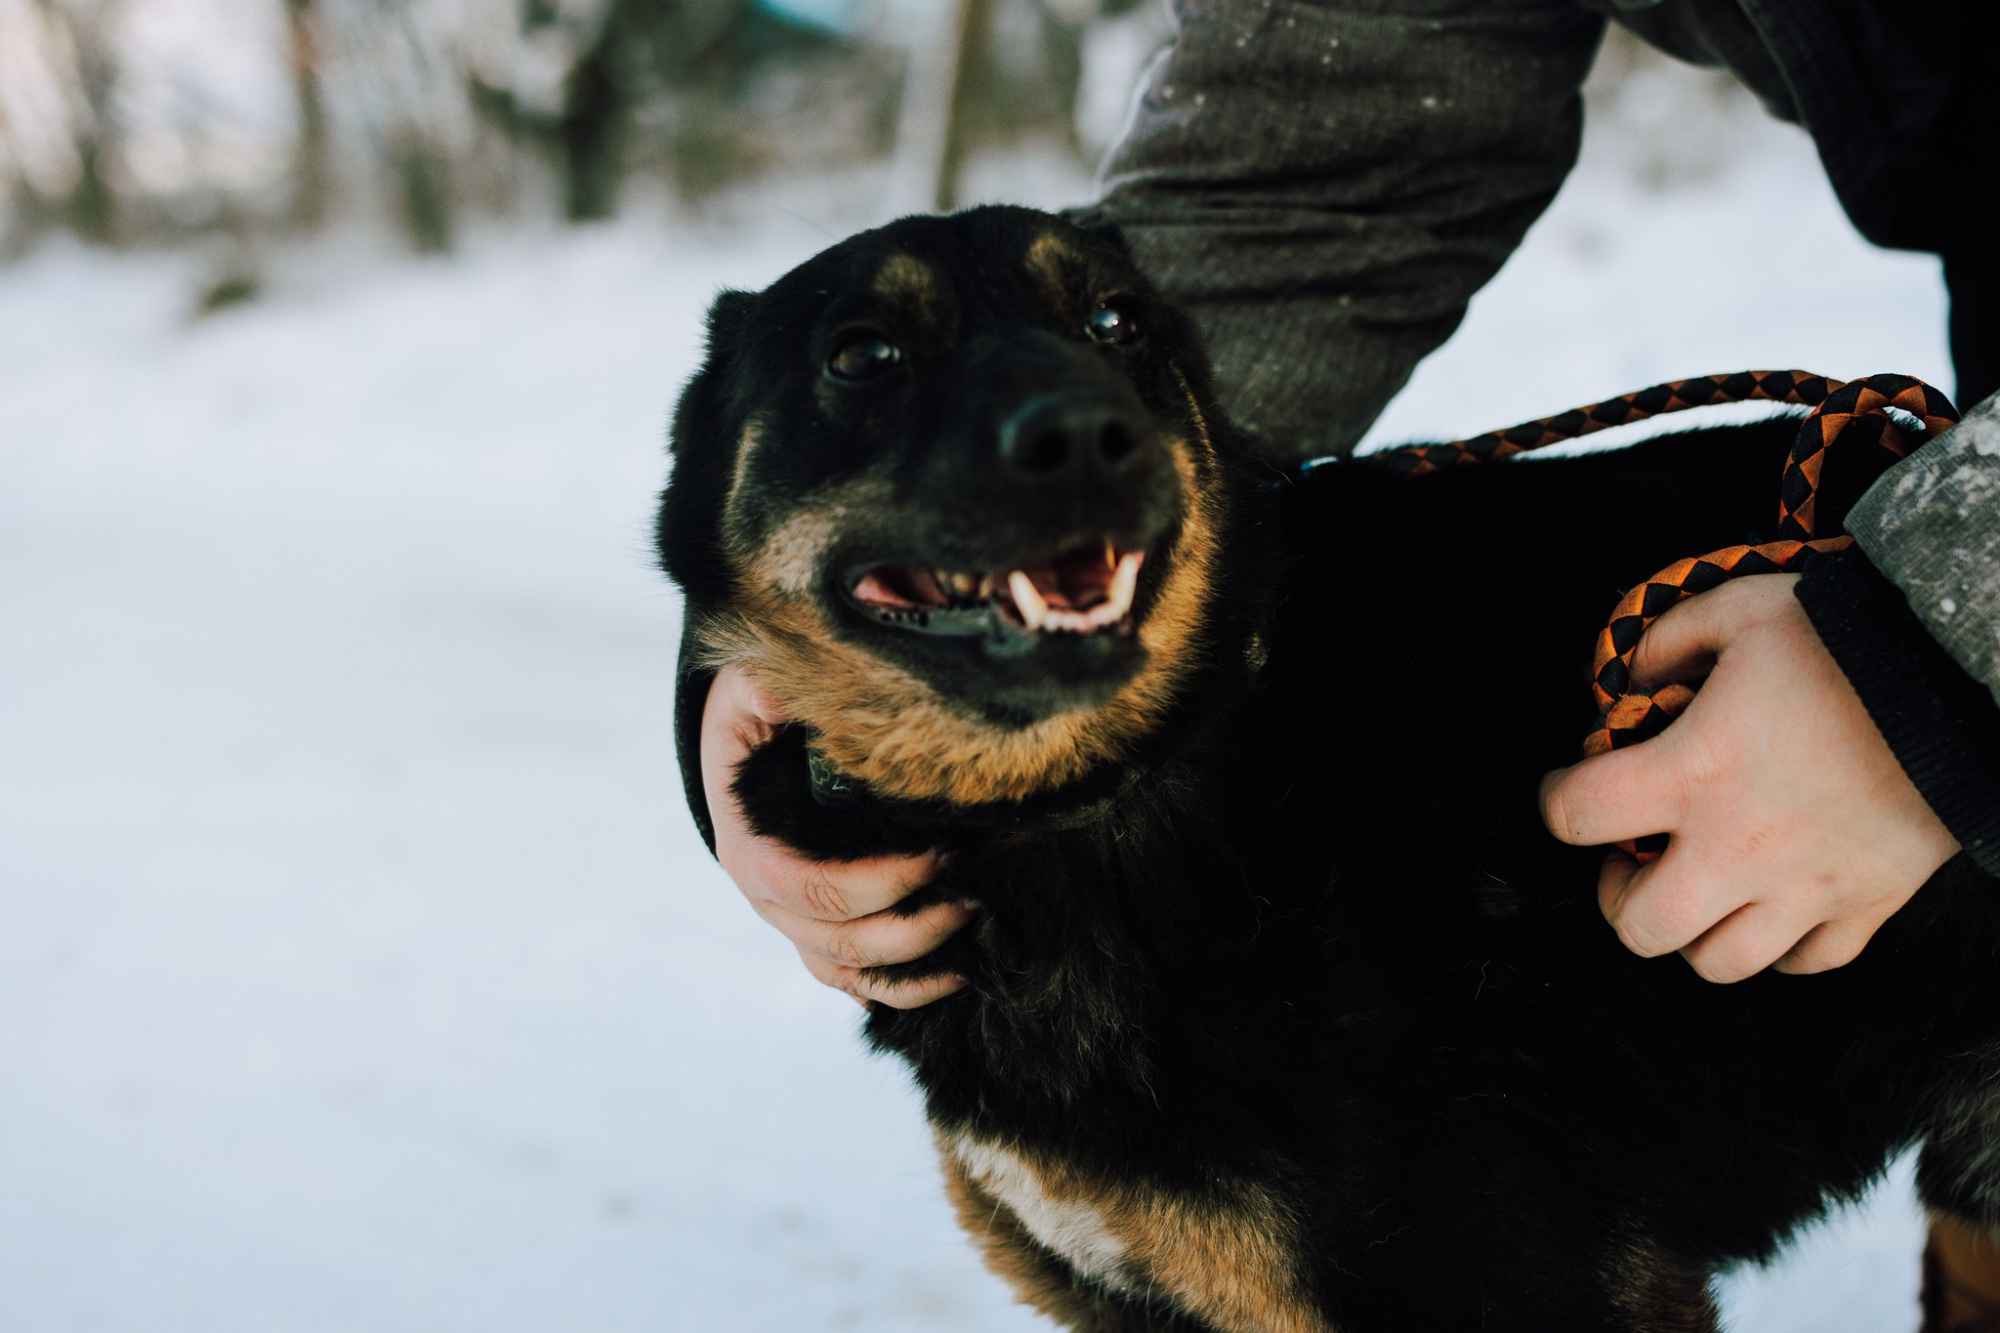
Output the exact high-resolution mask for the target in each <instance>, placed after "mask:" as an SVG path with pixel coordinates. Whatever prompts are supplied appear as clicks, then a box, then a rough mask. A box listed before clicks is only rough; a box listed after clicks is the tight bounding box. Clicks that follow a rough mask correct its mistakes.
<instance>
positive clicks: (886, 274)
mask: <svg viewBox="0 0 2000 1333" xmlns="http://www.w3.org/2000/svg"><path fill="white" fill-rule="evenodd" d="M868 286H869V290H871V291H873V292H874V293H875V294H876V295H877V296H879V297H881V298H882V299H883V300H885V301H889V302H892V303H894V304H897V305H901V306H905V307H907V308H909V309H911V310H914V311H916V312H917V314H918V315H919V316H920V317H922V318H924V319H930V320H934V319H935V318H936V316H937V313H938V305H939V301H940V298H941V293H942V291H943V284H941V283H940V282H939V281H938V275H937V270H935V269H933V268H932V267H931V266H930V265H929V264H926V263H925V262H924V261H923V260H921V259H918V258H917V257H916V256H915V255H905V254H896V255H890V256H889V257H888V258H887V259H886V260H884V261H883V262H882V267H881V268H878V269H876V270H875V277H874V280H873V281H871V282H870V283H869V284H868Z"/></svg>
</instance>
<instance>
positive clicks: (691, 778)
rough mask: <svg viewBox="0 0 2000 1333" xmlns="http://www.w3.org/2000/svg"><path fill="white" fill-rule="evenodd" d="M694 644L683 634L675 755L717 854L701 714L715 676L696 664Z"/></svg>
mask: <svg viewBox="0 0 2000 1333" xmlns="http://www.w3.org/2000/svg"><path fill="white" fill-rule="evenodd" d="M693 640H694V636H693V635H691V634H689V633H688V632H687V630H685V629H683V630H682V631H681V663H680V674H679V676H678V677H677V678H676V679H675V681H674V752H675V753H676V754H678V755H679V756H680V761H681V789H682V790H683V791H684V792H685V793H686V794H687V803H688V813H689V814H691V815H693V816H694V826H695V827H696V828H697V829H699V830H700V831H701V840H702V841H703V842H705V843H707V844H708V850H709V852H710V853H711V854H713V853H714V851H715V825H714V824H712V823H710V822H709V818H708V792H707V790H706V789H704V788H703V786H702V785H701V714H702V710H703V709H705V708H706V707H708V687H709V686H710V685H712V684H714V682H715V673H714V672H713V671H710V670H709V669H708V668H707V667H704V666H697V665H696V664H695V661H694V653H693V650H692V644H693Z"/></svg>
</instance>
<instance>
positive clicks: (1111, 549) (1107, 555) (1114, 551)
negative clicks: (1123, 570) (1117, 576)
mask: <svg viewBox="0 0 2000 1333" xmlns="http://www.w3.org/2000/svg"><path fill="white" fill-rule="evenodd" d="M1104 567H1105V568H1106V569H1116V568H1118V548H1117V547H1115V546H1113V545H1112V544H1111V539H1110V538H1109V537H1106V538H1105V539H1104Z"/></svg>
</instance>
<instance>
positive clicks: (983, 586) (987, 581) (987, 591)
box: [975, 574, 993, 602]
mask: <svg viewBox="0 0 2000 1333" xmlns="http://www.w3.org/2000/svg"><path fill="white" fill-rule="evenodd" d="M975 595H976V596H977V597H978V598H979V600H980V601H982V602H983V601H985V600H987V599H988V598H989V597H991V596H992V595H993V576H992V575H991V574H981V575H980V576H979V591H978V593H977V594H975Z"/></svg>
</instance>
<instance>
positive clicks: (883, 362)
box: [826, 329, 903, 384]
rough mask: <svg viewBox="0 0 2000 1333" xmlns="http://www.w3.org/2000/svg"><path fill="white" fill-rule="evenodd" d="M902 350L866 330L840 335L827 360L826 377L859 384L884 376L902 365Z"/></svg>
mask: <svg viewBox="0 0 2000 1333" xmlns="http://www.w3.org/2000/svg"><path fill="white" fill-rule="evenodd" d="M902 360H903V349H902V348H900V347H898V346H896V344H894V343H892V342H890V341H889V340H888V339H887V338H884V337H883V336H882V335H881V334H879V333H876V332H873V331H872V330H869V329H856V330H854V331H853V332H852V333H848V334H843V335H842V336H841V339H840V341H839V342H837V343H835V344H834V348H833V355H832V356H829V357H828V358H827V359H826V373H827V374H829V375H831V376H833V377H834V378H835V379H837V380H846V381H847V382H848V383H850V384H853V383H858V382H860V381H862V380H871V379H874V378H875V377H876V376H877V375H882V374H886V373H887V372H888V371H891V370H894V369H895V368H896V367H897V366H898V365H900V364H902Z"/></svg>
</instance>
